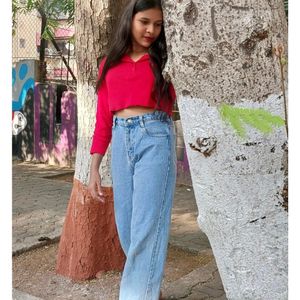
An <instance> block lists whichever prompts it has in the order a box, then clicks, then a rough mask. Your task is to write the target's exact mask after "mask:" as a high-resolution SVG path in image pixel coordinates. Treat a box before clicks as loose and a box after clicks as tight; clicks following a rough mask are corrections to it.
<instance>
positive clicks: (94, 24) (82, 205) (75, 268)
mask: <svg viewBox="0 0 300 300" xmlns="http://www.w3.org/2000/svg"><path fill="white" fill-rule="evenodd" d="M124 1H125V0H118V1H115V0H114V1H112V0H105V1H104V0H103V1H93V0H91V1H85V0H77V1H76V5H75V12H76V13H75V30H76V62H77V66H78V78H77V111H78V133H77V153H76V165H75V176H74V177H75V178H74V182H73V188H72V193H71V197H70V200H69V204H68V208H67V212H66V218H65V222H64V226H63V231H62V235H61V238H60V244H59V249H58V255H57V264H56V272H57V273H58V274H61V275H63V276H67V277H69V278H72V279H74V280H85V279H90V278H94V277H95V276H96V275H97V274H100V273H101V272H102V271H108V270H122V269H123V266H124V262H125V255H124V253H123V250H122V248H121V245H120V243H119V238H118V234H117V229H116V226H115V219H114V213H113V209H114V207H113V189H112V180H111V175H110V147H109V148H108V149H107V152H106V155H105V156H104V157H103V159H102V162H101V166H100V174H101V177H102V182H101V183H102V185H103V186H105V187H104V188H103V192H104V196H105V198H106V201H105V203H104V204H102V203H100V202H97V201H96V200H95V199H92V197H91V195H90V193H89V192H88V191H87V188H86V185H87V183H88V180H89V176H90V174H89V170H90V160H91V155H90V147H91V142H92V137H93V131H94V125H95V115H96V104H97V97H96V94H95V86H96V84H95V83H96V79H97V74H98V68H97V58H98V57H100V56H103V54H104V53H105V49H106V48H107V45H108V43H109V41H110V39H109V37H110V34H111V32H112V27H113V26H114V23H115V21H116V19H117V15H118V11H119V10H120V8H122V6H123V4H124Z"/></svg>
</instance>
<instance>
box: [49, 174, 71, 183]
mask: <svg viewBox="0 0 300 300" xmlns="http://www.w3.org/2000/svg"><path fill="white" fill-rule="evenodd" d="M43 178H46V179H53V180H61V181H65V182H71V183H72V182H73V179H74V172H70V173H64V174H59V175H54V176H45V177H43Z"/></svg>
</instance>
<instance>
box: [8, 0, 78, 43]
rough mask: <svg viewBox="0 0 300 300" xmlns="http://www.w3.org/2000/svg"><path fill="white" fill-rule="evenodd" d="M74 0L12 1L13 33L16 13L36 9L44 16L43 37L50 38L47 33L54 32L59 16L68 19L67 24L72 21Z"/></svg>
mask: <svg viewBox="0 0 300 300" xmlns="http://www.w3.org/2000/svg"><path fill="white" fill-rule="evenodd" d="M74 7H75V3H74V0H27V1H25V2H24V3H23V2H22V3H21V2H20V1H19V0H13V1H12V13H13V33H14V29H15V26H16V14H17V12H20V13H24V14H26V13H28V12H31V11H34V10H37V11H38V12H39V13H40V15H41V16H44V17H45V18H46V20H47V21H46V27H45V30H44V32H43V33H42V37H43V38H44V39H50V36H49V33H52V35H53V33H54V31H55V29H56V28H57V26H58V21H57V20H59V19H61V18H65V19H67V20H68V24H69V25H71V24H73V23H74Z"/></svg>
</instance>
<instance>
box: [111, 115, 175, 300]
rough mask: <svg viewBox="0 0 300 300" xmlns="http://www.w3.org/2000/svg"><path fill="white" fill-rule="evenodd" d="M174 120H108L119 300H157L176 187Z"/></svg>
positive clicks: (141, 117) (148, 117)
mask: <svg viewBox="0 0 300 300" xmlns="http://www.w3.org/2000/svg"><path fill="white" fill-rule="evenodd" d="M176 163H177V159H176V149H175V128H174V121H173V120H172V118H171V117H169V116H168V115H167V114H166V113H165V112H163V111H157V110H156V111H154V112H151V113H146V114H143V115H138V116H134V117H128V118H121V117H117V116H113V127H112V155H111V168H112V169H111V171H112V182H113V194H114V212H115V220H116V225H117V230H118V234H119V239H120V243H121V246H122V248H123V250H124V253H125V255H126V263H125V266H124V270H123V273H122V279H121V284H120V294H119V299H120V300H157V299H158V298H159V291H160V287H161V283H162V279H163V274H164V266H165V261H166V257H167V248H168V240H169V233H170V224H171V211H172V205H173V198H174V192H175V185H176Z"/></svg>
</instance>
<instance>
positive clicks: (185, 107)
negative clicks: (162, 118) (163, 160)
mask: <svg viewBox="0 0 300 300" xmlns="http://www.w3.org/2000/svg"><path fill="white" fill-rule="evenodd" d="M175 2H176V3H175ZM164 13H165V20H166V35H167V40H168V47H169V51H168V53H169V61H168V66H167V68H166V72H167V73H169V75H170V76H171V78H172V80H173V82H174V85H175V88H176V92H177V97H178V106H179V111H180V116H181V121H182V126H183V134H184V140H185V145H186V148H187V155H188V159H189V165H190V170H191V176H192V182H193V187H194V191H195V196H196V201H197V205H198V210H199V216H198V223H199V227H200V228H201V230H203V231H204V232H205V233H206V235H207V236H208V238H209V241H210V243H211V246H212V250H213V252H214V255H215V258H216V262H217V265H218V269H219V272H220V276H221V278H222V281H223V285H224V288H225V291H226V296H227V298H228V299H230V300H248V299H249V300H259V299H260V300H283V299H287V295H288V293H287V273H288V258H287V253H288V249H287V248H288V214H287V210H286V208H287V203H286V197H285V192H286V190H285V189H286V185H285V183H286V175H287V174H286V173H287V136H286V130H285V127H281V128H279V129H278V128H276V129H274V131H273V132H272V133H271V134H268V135H265V134H262V133H260V132H257V131H256V130H254V129H252V128H249V127H247V138H246V139H242V138H240V137H238V136H237V135H236V134H235V132H234V130H233V128H232V127H230V126H229V125H227V124H226V123H225V122H224V121H223V120H222V119H221V117H220V114H219V111H218V106H219V105H220V104H221V103H230V104H232V105H233V106H236V107H244V108H263V109H265V110H267V111H269V112H271V113H272V114H276V115H279V116H281V117H282V118H285V115H284V101H283V97H282V91H281V76H280V68H279V63H278V60H277V59H276V57H274V56H273V55H272V48H273V47H276V46H277V45H278V44H279V43H281V44H283V45H284V46H285V47H286V45H287V24H286V19H285V15H284V8H283V1H281V0H273V1H267V0H258V1H247V0H233V1H220V0H212V1H200V0H194V1H190V0H181V1H173V0H168V1H166V3H165V8H164ZM285 49H286V48H285ZM206 138H207V139H208V140H205V139H206ZM207 141H208V142H210V143H211V144H210V145H205V142H207ZM212 145H216V148H214V147H213V146H212ZM210 147H211V148H212V151H211V152H210V154H209V155H207V156H206V155H204V154H203V151H204V150H205V149H207V148H210ZM213 148H214V149H213Z"/></svg>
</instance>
